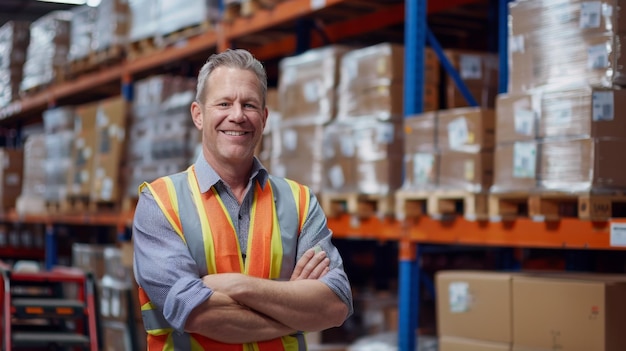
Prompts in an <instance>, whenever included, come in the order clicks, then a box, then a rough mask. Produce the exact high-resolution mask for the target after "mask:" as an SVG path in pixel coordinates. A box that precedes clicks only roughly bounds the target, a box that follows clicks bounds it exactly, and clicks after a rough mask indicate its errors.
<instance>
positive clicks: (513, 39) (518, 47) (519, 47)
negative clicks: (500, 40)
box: [509, 35, 524, 53]
mask: <svg viewBox="0 0 626 351" xmlns="http://www.w3.org/2000/svg"><path fill="white" fill-rule="evenodd" d="M509 50H511V52H512V53H516V52H519V53H524V36H523V35H514V36H510V37H509Z"/></svg>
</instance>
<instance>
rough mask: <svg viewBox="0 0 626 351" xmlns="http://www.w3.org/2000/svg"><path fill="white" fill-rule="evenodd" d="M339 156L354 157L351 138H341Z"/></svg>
mask: <svg viewBox="0 0 626 351" xmlns="http://www.w3.org/2000/svg"><path fill="white" fill-rule="evenodd" d="M340 143H341V154H342V155H344V156H345V157H354V153H355V151H354V149H355V148H356V147H355V146H354V139H353V138H352V137H345V138H341V142H340Z"/></svg>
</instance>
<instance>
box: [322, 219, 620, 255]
mask: <svg viewBox="0 0 626 351" xmlns="http://www.w3.org/2000/svg"><path fill="white" fill-rule="evenodd" d="M615 224H617V225H624V226H625V227H626V219H615V220H611V221H607V222H591V221H583V220H579V219H577V218H564V219H561V220H560V221H557V222H537V221H533V220H531V219H529V218H519V219H517V220H515V221H510V222H488V221H484V222H483V221H469V220H466V219H463V218H457V219H454V220H449V221H441V220H436V219H432V218H430V217H423V218H421V219H419V220H418V221H416V222H414V223H405V222H400V221H394V220H388V219H387V220H381V219H378V218H372V219H368V220H365V221H360V222H359V221H356V220H354V219H353V218H352V217H351V216H348V215H344V216H341V217H338V218H329V220H328V226H329V227H330V229H331V230H332V231H333V235H334V237H336V238H343V239H345V238H354V239H357V238H360V239H378V240H402V241H408V242H414V243H417V244H419V243H431V244H450V245H479V246H504V247H524V248H531V247H535V248H558V249H598V250H625V249H626V244H625V243H622V244H620V243H619V240H620V239H621V238H620V237H619V234H618V233H612V231H611V227H612V225H615ZM625 234H626V233H625ZM612 235H613V239H615V240H616V242H617V243H616V242H613V243H612V240H611V238H612Z"/></svg>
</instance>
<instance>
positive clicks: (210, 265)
mask: <svg viewBox="0 0 626 351" xmlns="http://www.w3.org/2000/svg"><path fill="white" fill-rule="evenodd" d="M187 182H188V183H189V188H190V189H191V196H192V197H193V201H194V202H195V203H196V205H197V206H196V210H197V211H198V218H199V219H200V226H201V228H202V237H203V240H202V241H203V242H204V254H205V259H206V263H207V271H208V272H209V274H216V273H217V266H216V264H215V246H213V239H211V238H212V236H213V234H212V232H211V226H210V225H209V219H208V218H207V216H206V210H205V209H204V201H203V200H202V193H200V188H199V187H198V182H197V181H196V177H195V174H194V172H192V171H190V170H187Z"/></svg>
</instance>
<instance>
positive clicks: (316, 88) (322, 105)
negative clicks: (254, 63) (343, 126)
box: [278, 45, 350, 123]
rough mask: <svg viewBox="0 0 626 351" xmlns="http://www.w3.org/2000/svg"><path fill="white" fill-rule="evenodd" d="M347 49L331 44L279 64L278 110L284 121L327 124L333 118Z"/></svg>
mask: <svg viewBox="0 0 626 351" xmlns="http://www.w3.org/2000/svg"><path fill="white" fill-rule="evenodd" d="M349 50H350V48H349V47H346V46H341V45H330V46H326V47H322V48H316V49H311V50H308V51H306V52H304V53H302V54H299V55H296V56H291V57H286V58H283V59H282V60H281V61H280V63H279V71H280V72H279V81H278V94H279V103H280V107H279V110H280V113H281V114H282V116H283V119H284V120H292V119H297V120H306V121H308V122H309V123H311V122H316V123H327V122H329V121H331V120H332V119H334V118H335V114H336V109H337V107H336V97H335V95H336V88H337V86H338V84H339V67H340V60H341V57H342V56H343V55H344V54H345V53H347V52H348V51H349Z"/></svg>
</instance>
